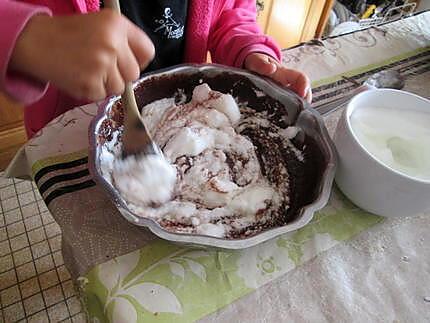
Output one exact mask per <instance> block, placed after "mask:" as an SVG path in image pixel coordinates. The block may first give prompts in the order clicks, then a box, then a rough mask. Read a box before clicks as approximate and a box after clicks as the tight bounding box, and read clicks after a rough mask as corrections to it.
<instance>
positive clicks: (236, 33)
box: [209, 0, 311, 101]
mask: <svg viewBox="0 0 430 323" xmlns="http://www.w3.org/2000/svg"><path fill="white" fill-rule="evenodd" d="M220 3H221V2H220ZM225 3H226V7H225V8H223V9H222V10H221V12H220V15H219V16H218V19H217V20H216V22H215V24H214V25H213V26H212V29H211V32H210V37H209V51H210V52H211V57H212V60H213V61H214V62H215V63H221V64H225V65H231V66H236V67H244V68H246V69H248V70H251V71H254V72H256V73H258V74H262V75H265V76H269V77H271V78H272V79H274V80H275V81H277V82H279V83H281V84H283V85H284V86H286V87H289V88H291V89H292V90H294V91H295V92H297V93H298V94H299V95H301V96H303V97H306V99H307V100H309V101H310V100H311V90H310V82H309V79H308V77H307V76H306V75H304V74H303V73H301V72H299V71H296V70H291V69H287V68H286V67H284V66H282V65H281V64H280V60H281V52H280V50H279V47H278V46H277V45H276V43H275V42H274V41H273V40H272V39H271V38H270V37H268V36H266V35H264V34H263V33H262V32H261V30H260V28H259V26H258V24H257V22H256V16H257V14H256V4H255V0H231V1H226V2H225Z"/></svg>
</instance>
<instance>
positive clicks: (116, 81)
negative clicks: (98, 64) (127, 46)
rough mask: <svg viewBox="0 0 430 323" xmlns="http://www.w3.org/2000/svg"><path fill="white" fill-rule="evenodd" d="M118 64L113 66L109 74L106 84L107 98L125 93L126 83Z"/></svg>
mask: <svg viewBox="0 0 430 323" xmlns="http://www.w3.org/2000/svg"><path fill="white" fill-rule="evenodd" d="M118 64H119V62H118ZM118 64H116V65H113V66H112V68H111V69H110V71H109V73H108V76H107V80H106V83H105V89H106V94H107V96H109V95H114V94H116V95H119V94H121V93H122V92H124V87H125V83H124V79H123V76H122V75H121V73H120V68H119V66H118Z"/></svg>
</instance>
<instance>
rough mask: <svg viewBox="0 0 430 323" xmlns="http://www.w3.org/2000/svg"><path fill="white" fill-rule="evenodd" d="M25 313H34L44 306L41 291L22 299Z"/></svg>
mask: <svg viewBox="0 0 430 323" xmlns="http://www.w3.org/2000/svg"><path fill="white" fill-rule="evenodd" d="M24 308H25V313H26V314H27V315H31V314H34V313H36V312H39V311H41V310H43V309H44V308H45V303H44V302H43V297H42V294H41V293H37V294H36V295H33V296H31V297H29V298H26V299H25V300H24Z"/></svg>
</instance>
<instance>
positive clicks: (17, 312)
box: [3, 302, 25, 322]
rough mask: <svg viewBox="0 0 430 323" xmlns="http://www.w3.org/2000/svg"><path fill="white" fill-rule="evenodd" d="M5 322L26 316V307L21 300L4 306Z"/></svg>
mask: <svg viewBox="0 0 430 323" xmlns="http://www.w3.org/2000/svg"><path fill="white" fill-rule="evenodd" d="M3 315H4V318H5V322H16V321H18V320H20V319H22V318H24V317H25V312H24V307H23V306H22V303H21V302H18V303H15V304H12V305H10V306H8V307H5V308H3Z"/></svg>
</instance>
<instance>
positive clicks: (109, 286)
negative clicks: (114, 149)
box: [7, 12, 430, 322]
mask: <svg viewBox="0 0 430 323" xmlns="http://www.w3.org/2000/svg"><path fill="white" fill-rule="evenodd" d="M283 62H284V63H285V64H287V65H288V66H290V67H293V68H298V69H302V70H303V71H305V72H306V73H308V75H309V76H310V77H311V79H312V81H313V87H314V103H313V107H314V108H315V109H317V110H320V111H323V109H324V105H323V104H324V103H326V102H328V101H330V100H333V99H335V98H337V97H339V96H341V95H343V94H344V93H345V92H346V91H349V90H351V89H353V88H354V87H355V86H356V85H354V84H353V83H351V82H350V81H348V80H345V79H344V78H343V76H347V77H349V78H352V79H354V80H356V81H358V82H361V81H362V80H364V79H365V78H366V77H367V76H368V75H370V74H372V73H374V72H376V71H378V70H381V69H387V68H390V69H397V70H399V71H400V72H401V73H402V74H403V75H405V76H406V77H407V82H406V90H408V91H411V92H414V93H417V94H420V95H422V96H426V97H430V12H425V13H422V14H419V15H416V16H414V17H410V18H407V19H404V20H401V21H397V22H393V23H390V24H387V25H384V26H382V27H380V28H372V29H368V30H364V31H360V32H355V33H352V34H349V35H344V36H340V37H337V38H332V39H327V40H324V41H314V42H311V43H307V44H304V45H301V46H299V47H296V48H293V49H289V50H285V51H284V52H283ZM96 109H97V104H91V105H87V106H83V107H78V108H76V109H74V110H71V111H69V112H68V113H66V114H65V115H62V116H60V117H59V118H57V119H56V120H54V121H53V122H51V123H50V124H49V125H48V126H47V127H45V128H44V129H43V130H42V131H41V132H40V133H39V134H38V135H37V136H36V137H35V138H34V139H32V140H31V141H30V142H29V143H28V144H27V145H26V146H25V147H23V148H22V149H21V150H20V152H19V153H18V154H17V156H16V157H15V159H14V161H13V162H12V163H11V165H10V167H9V168H8V170H7V172H8V174H9V176H15V177H21V178H33V179H34V180H35V182H36V184H37V186H38V188H39V190H40V192H41V195H42V197H43V199H44V200H45V202H46V203H47V205H48V208H49V210H50V211H51V213H52V215H53V216H54V218H55V219H56V221H57V222H58V223H59V225H60V227H61V229H62V233H63V240H62V248H63V254H64V258H65V264H66V265H67V267H68V269H69V270H70V272H71V274H72V276H73V277H74V279H75V282H76V284H77V285H78V286H79V289H80V292H81V296H82V299H83V301H84V302H85V305H86V308H87V311H88V315H89V316H90V318H97V319H98V320H99V321H108V320H109V321H114V322H134V321H139V322H143V321H144V322H172V321H175V322H189V321H195V320H201V321H202V322H231V321H239V322H262V321H267V322H275V321H286V320H293V321H295V322H301V321H318V322H326V321H327V322H332V321H339V322H347V321H348V322H362V321H373V322H375V321H378V322H385V321H386V322H403V321H414V322H425V321H429V320H430V280H429V279H428V277H429V275H430V261H429V259H430V244H429V243H428V241H430V230H429V228H430V216H429V214H420V215H417V216H414V217H404V218H400V219H383V218H381V217H377V216H374V215H371V214H368V213H365V212H364V211H362V210H360V209H359V208H357V207H356V206H354V205H353V204H351V203H350V202H349V201H348V200H347V199H346V198H345V197H344V196H343V195H342V194H341V193H340V192H339V191H338V190H337V189H336V188H334V190H333V193H332V195H331V198H330V201H329V204H328V205H327V206H326V207H325V208H324V209H323V210H322V211H321V212H318V213H317V214H316V215H315V217H314V219H313V221H312V222H311V223H310V224H308V225H307V226H305V227H304V228H302V229H300V230H298V231H296V232H291V233H288V234H285V235H283V236H280V237H278V238H276V239H273V240H272V241H268V242H266V243H263V244H261V245H258V246H256V247H253V248H249V249H246V250H241V251H220V250H213V249H207V248H193V247H185V246H180V245H175V244H171V243H168V242H166V241H162V240H160V239H158V238H156V237H154V236H153V235H152V234H151V233H149V232H148V231H147V230H145V229H143V228H138V227H135V226H133V225H131V224H129V223H128V222H126V221H125V220H123V219H122V217H121V216H120V215H119V214H118V211H117V210H116V209H115V207H114V206H113V205H112V203H111V202H110V201H109V200H108V198H107V197H106V195H105V194H104V193H103V192H102V191H101V190H100V189H99V188H98V187H97V186H96V185H95V183H94V182H93V181H92V179H91V177H90V175H89V173H88V169H87V139H86V138H87V131H88V130H87V128H88V124H89V122H90V120H91V118H92V117H93V116H94V115H95V112H96ZM340 113H341V110H338V111H335V112H332V113H329V114H327V115H326V116H325V121H326V125H327V127H328V129H329V132H330V133H331V134H333V131H334V129H335V126H336V123H337V120H338V118H339V115H340Z"/></svg>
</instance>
